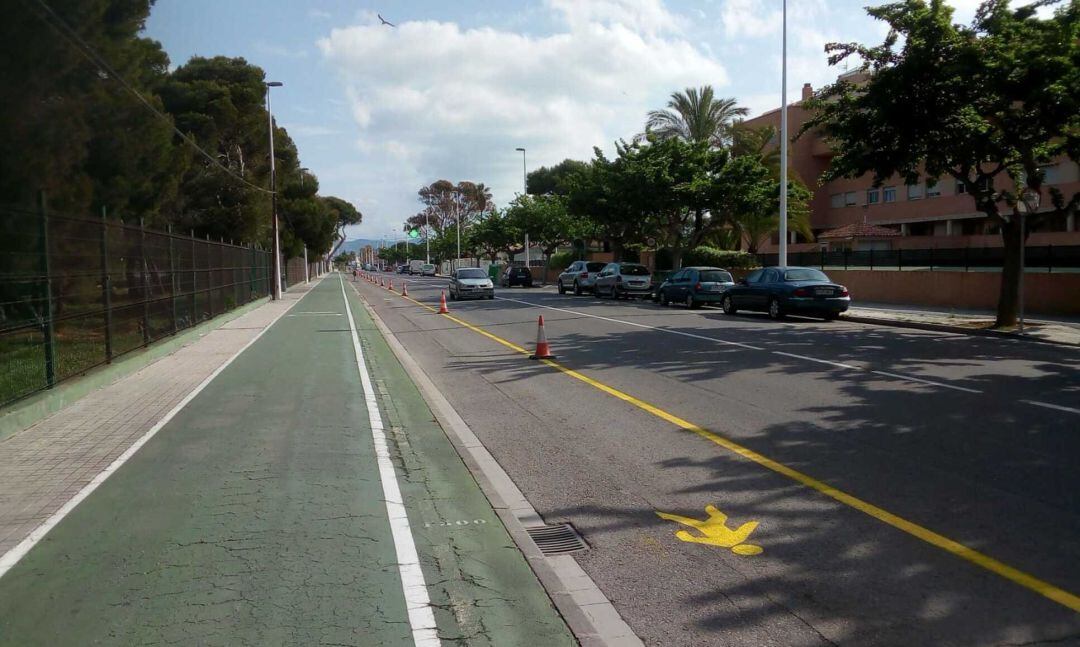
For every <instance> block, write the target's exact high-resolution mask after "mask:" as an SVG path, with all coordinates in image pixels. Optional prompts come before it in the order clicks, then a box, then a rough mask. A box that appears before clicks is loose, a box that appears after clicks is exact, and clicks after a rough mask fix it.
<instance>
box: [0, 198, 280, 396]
mask: <svg viewBox="0 0 1080 647" xmlns="http://www.w3.org/2000/svg"><path fill="white" fill-rule="evenodd" d="M270 262H271V254H270V253H269V252H267V251H264V250H261V249H258V248H256V247H252V246H240V245H232V244H229V243H225V242H221V241H210V240H206V239H199V238H195V237H193V236H184V235H179V234H176V233H172V232H162V231H153V230H150V229H146V228H144V227H142V226H132V225H130V224H123V223H122V222H119V221H117V220H111V219H107V218H105V217H104V216H103V217H100V218H84V217H73V216H68V215H57V214H50V213H47V210H46V208H45V205H44V203H42V205H41V206H40V208H38V209H36V210H26V209H17V208H10V207H0V406H3V405H6V404H8V403H10V402H12V401H14V400H17V399H19V398H22V397H25V396H27V395H30V394H32V393H34V392H36V391H40V390H42V389H46V388H50V387H51V386H53V385H54V384H56V383H57V382H60V381H61V380H65V379H67V378H70V377H73V376H76V375H79V374H81V373H83V372H85V371H87V370H89V369H91V368H94V367H95V366H99V365H102V364H106V363H109V362H112V361H113V359H115V358H117V357H119V356H121V355H123V354H124V353H128V352H130V351H132V350H135V349H138V348H143V347H145V346H148V345H150V344H151V343H153V342H155V341H157V340H159V339H162V338H163V337H168V336H170V335H173V334H175V333H176V332H177V331H179V330H182V329H185V328H190V327H191V326H194V325H196V324H198V323H200V322H202V321H206V320H207V319H210V318H212V317H215V316H217V315H220V314H222V313H224V312H227V311H229V310H232V309H233V308H236V307H237V306H240V305H243V304H245V303H248V302H250V301H253V300H255V299H258V298H260V297H264V296H267V294H268V293H269V287H270V272H271V269H270Z"/></svg>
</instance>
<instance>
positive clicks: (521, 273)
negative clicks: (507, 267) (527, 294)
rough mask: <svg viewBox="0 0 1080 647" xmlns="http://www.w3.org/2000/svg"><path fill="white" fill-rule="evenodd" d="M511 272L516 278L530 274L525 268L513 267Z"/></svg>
mask: <svg viewBox="0 0 1080 647" xmlns="http://www.w3.org/2000/svg"><path fill="white" fill-rule="evenodd" d="M511 271H512V272H513V273H514V274H516V275H517V276H524V275H526V274H529V273H530V272H529V268H527V267H515V268H514V269H513V270H511Z"/></svg>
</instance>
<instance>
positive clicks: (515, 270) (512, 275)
mask: <svg viewBox="0 0 1080 647" xmlns="http://www.w3.org/2000/svg"><path fill="white" fill-rule="evenodd" d="M499 284H500V285H502V286H503V287H504V288H512V287H514V286H515V285H521V286H523V287H527V288H531V287H532V284H533V275H532V271H531V270H530V269H529V268H527V267H525V266H524V265H513V266H511V267H508V268H506V270H505V271H504V272H503V274H502V279H500V281H499Z"/></svg>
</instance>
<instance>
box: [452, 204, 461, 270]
mask: <svg viewBox="0 0 1080 647" xmlns="http://www.w3.org/2000/svg"><path fill="white" fill-rule="evenodd" d="M460 262H461V212H460V211H459V212H458V213H457V258H455V259H454V262H453V263H452V264H451V266H452V267H453V269H455V270H456V269H457V266H458V263H460Z"/></svg>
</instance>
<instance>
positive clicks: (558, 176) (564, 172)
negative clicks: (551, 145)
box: [525, 159, 587, 195]
mask: <svg viewBox="0 0 1080 647" xmlns="http://www.w3.org/2000/svg"><path fill="white" fill-rule="evenodd" d="M586 166H587V164H586V163H585V162H581V161H579V160H572V159H564V160H563V161H561V162H559V163H558V164H556V165H555V166H551V167H548V166H541V167H540V168H538V169H536V170H535V171H531V172H530V173H529V174H528V175H527V176H526V179H525V184H526V188H527V191H528V193H529V194H531V195H547V194H549V193H553V194H556V195H566V194H567V193H568V192H569V190H570V187H569V185H568V184H567V181H568V180H569V179H570V177H571V176H573V175H574V174H575V173H580V172H581V171H582V170H584V169H585V167H586Z"/></svg>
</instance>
